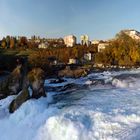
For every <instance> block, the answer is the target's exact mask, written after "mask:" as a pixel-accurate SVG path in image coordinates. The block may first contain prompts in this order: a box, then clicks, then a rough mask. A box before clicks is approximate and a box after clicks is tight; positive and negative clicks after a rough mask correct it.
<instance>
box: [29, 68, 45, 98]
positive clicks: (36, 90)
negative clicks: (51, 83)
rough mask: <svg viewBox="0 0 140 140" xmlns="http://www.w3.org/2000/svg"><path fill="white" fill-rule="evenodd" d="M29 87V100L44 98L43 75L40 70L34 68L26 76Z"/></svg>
mask: <svg viewBox="0 0 140 140" xmlns="http://www.w3.org/2000/svg"><path fill="white" fill-rule="evenodd" d="M27 79H28V81H29V86H30V88H31V90H32V96H31V98H36V99H38V98H40V97H41V96H44V97H46V94H45V88H44V83H45V73H44V71H43V70H42V69H41V68H34V69H33V70H32V71H30V72H29V73H28V75H27Z"/></svg>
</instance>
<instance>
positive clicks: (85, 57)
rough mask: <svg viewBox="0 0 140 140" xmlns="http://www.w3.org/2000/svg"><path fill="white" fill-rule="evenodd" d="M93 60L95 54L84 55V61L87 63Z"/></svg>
mask: <svg viewBox="0 0 140 140" xmlns="http://www.w3.org/2000/svg"><path fill="white" fill-rule="evenodd" d="M92 58H93V53H91V52H88V53H85V54H84V59H85V60H86V61H91V60H92Z"/></svg>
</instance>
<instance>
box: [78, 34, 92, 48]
mask: <svg viewBox="0 0 140 140" xmlns="http://www.w3.org/2000/svg"><path fill="white" fill-rule="evenodd" d="M80 39H81V44H82V45H85V46H87V47H88V46H89V45H90V41H89V37H88V35H82V36H81V37H80Z"/></svg>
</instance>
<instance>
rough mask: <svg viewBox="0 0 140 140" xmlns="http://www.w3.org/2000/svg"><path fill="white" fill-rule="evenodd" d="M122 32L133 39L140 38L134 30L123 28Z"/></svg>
mask: <svg viewBox="0 0 140 140" xmlns="http://www.w3.org/2000/svg"><path fill="white" fill-rule="evenodd" d="M123 32H124V33H126V34H127V35H129V36H130V37H131V38H133V39H136V40H138V39H140V32H138V31H136V30H123Z"/></svg>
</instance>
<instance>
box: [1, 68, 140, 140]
mask: <svg viewBox="0 0 140 140" xmlns="http://www.w3.org/2000/svg"><path fill="white" fill-rule="evenodd" d="M65 80H66V81H65V82H63V83H61V84H58V83H57V84H51V83H49V80H46V85H47V86H50V87H59V86H65V85H67V84H69V83H71V84H76V85H78V86H80V85H81V87H82V88H79V89H76V90H72V91H70V90H69V89H67V90H69V91H70V92H68V93H67V92H61V91H59V92H56V91H52V92H49V93H48V98H40V99H38V100H34V99H32V100H29V101H27V102H25V103H24V104H23V105H22V106H21V107H20V108H19V109H18V110H17V111H15V112H14V113H13V114H9V113H8V105H9V103H10V102H11V101H12V99H13V98H14V96H10V97H7V98H6V99H3V100H0V140H19V139H20V140H139V139H140V133H139V132H140V70H131V71H120V72H115V71H114V72H108V71H107V72H100V73H93V74H90V75H88V76H87V77H84V78H80V79H66V78H65ZM83 85H85V88H83Z"/></svg>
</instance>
